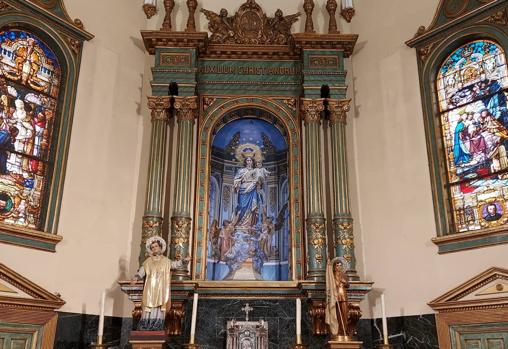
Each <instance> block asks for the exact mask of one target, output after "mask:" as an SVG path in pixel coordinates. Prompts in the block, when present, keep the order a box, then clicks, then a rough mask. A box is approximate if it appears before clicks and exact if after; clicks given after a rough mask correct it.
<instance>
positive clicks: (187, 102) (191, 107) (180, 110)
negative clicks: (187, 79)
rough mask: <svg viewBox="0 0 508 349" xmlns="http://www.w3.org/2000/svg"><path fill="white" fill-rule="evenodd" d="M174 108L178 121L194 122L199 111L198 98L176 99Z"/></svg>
mask: <svg viewBox="0 0 508 349" xmlns="http://www.w3.org/2000/svg"><path fill="white" fill-rule="evenodd" d="M174 108H175V110H176V118H177V119H178V120H190V121H194V119H196V117H197V110H198V103H197V97H196V96H191V97H175V104H174Z"/></svg>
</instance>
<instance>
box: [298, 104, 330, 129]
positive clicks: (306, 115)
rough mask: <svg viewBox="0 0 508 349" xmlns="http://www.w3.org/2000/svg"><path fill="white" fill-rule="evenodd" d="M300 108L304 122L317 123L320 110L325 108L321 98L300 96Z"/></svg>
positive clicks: (319, 118) (319, 119)
mask: <svg viewBox="0 0 508 349" xmlns="http://www.w3.org/2000/svg"><path fill="white" fill-rule="evenodd" d="M301 110H302V112H303V120H304V121H305V123H306V124H310V123H319V122H320V121H321V112H322V111H323V110H325V106H324V104H323V99H308V98H302V103H301Z"/></svg>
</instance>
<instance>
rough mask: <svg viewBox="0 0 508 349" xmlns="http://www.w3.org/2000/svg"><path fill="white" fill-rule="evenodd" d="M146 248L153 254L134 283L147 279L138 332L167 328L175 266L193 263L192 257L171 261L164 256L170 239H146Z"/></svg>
mask: <svg viewBox="0 0 508 349" xmlns="http://www.w3.org/2000/svg"><path fill="white" fill-rule="evenodd" d="M145 246H146V250H147V252H148V253H149V254H150V257H148V258H147V259H146V260H145V261H144V262H143V265H142V266H141V267H140V268H139V270H138V272H137V273H136V275H135V276H134V279H133V280H132V283H135V282H136V281H138V280H142V279H143V278H145V285H144V287H143V303H142V306H143V314H142V315H141V320H140V321H139V323H138V327H137V330H138V331H163V330H164V319H165V317H166V314H167V311H168V310H169V308H170V306H171V296H170V289H171V268H173V269H175V268H181V267H182V266H183V265H186V264H187V263H189V257H186V258H185V259H184V260H180V261H171V260H169V259H168V258H167V257H166V256H164V255H163V253H164V251H165V250H166V241H164V239H163V238H161V237H160V236H153V237H151V238H149V239H148V240H147V241H146V245H145Z"/></svg>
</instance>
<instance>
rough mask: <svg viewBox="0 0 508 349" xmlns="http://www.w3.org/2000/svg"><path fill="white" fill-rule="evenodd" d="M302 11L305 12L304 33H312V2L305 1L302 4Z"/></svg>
mask: <svg viewBox="0 0 508 349" xmlns="http://www.w3.org/2000/svg"><path fill="white" fill-rule="evenodd" d="M303 10H304V11H305V32H306V33H314V22H313V21H312V12H313V11H314V1H313V0H305V1H304V2H303Z"/></svg>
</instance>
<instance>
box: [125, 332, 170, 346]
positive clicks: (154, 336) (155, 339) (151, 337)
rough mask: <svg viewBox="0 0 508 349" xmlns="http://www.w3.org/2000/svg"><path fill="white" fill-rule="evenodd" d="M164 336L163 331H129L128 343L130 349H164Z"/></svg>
mask: <svg viewBox="0 0 508 349" xmlns="http://www.w3.org/2000/svg"><path fill="white" fill-rule="evenodd" d="M166 338H167V336H166V333H165V332H164V331H131V335H130V339H129V343H130V344H131V345H132V349H164V348H165V346H166Z"/></svg>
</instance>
